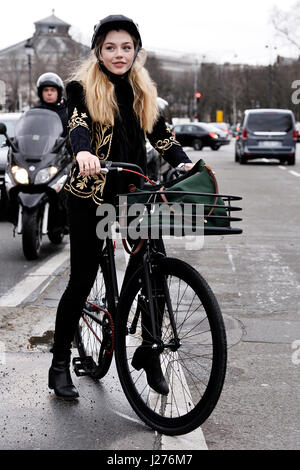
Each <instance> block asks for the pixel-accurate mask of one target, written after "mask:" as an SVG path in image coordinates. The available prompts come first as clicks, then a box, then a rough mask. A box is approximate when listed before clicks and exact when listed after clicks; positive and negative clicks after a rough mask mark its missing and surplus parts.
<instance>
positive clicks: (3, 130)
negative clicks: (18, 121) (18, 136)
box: [0, 122, 7, 136]
mask: <svg viewBox="0 0 300 470" xmlns="http://www.w3.org/2000/svg"><path fill="white" fill-rule="evenodd" d="M6 133H7V129H6V125H5V124H4V123H3V122H0V134H2V135H5V136H6Z"/></svg>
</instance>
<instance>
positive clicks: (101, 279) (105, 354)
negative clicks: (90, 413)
mask: <svg viewBox="0 0 300 470" xmlns="http://www.w3.org/2000/svg"><path fill="white" fill-rule="evenodd" d="M108 286H109V284H108V275H107V270H106V266H105V263H104V262H101V263H100V265H99V269H98V273H97V277H96V279H95V282H94V285H93V287H92V289H91V292H90V294H89V296H88V299H87V301H86V304H85V308H84V309H83V312H82V316H81V319H80V321H79V325H78V328H77V330H76V333H75V343H76V347H77V349H78V353H79V356H80V358H81V367H82V369H83V374H82V375H90V376H91V377H93V378H94V379H100V378H102V377H104V375H105V374H106V373H107V372H108V370H109V367H110V364H111V361H112V357H113V349H114V323H113V311H114V301H113V299H112V296H111V295H110V289H108V288H107V287H108ZM75 364H76V361H75ZM75 367H76V366H75Z"/></svg>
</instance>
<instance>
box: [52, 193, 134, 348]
mask: <svg viewBox="0 0 300 470" xmlns="http://www.w3.org/2000/svg"><path fill="white" fill-rule="evenodd" d="M96 210H97V205H96V204H95V203H94V202H93V201H92V199H91V198H87V199H83V198H79V197H76V196H73V195H72V194H69V195H68V215H69V227H70V257H71V260H70V278H69V283H68V285H67V288H66V290H65V292H64V293H63V295H62V297H61V299H60V302H59V305H58V309H57V314H56V323H55V334H54V346H53V351H54V352H56V351H57V352H67V351H69V350H70V347H71V344H72V341H73V338H74V335H75V331H76V328H77V326H78V322H79V319H80V316H81V314H82V309H83V307H84V304H85V301H86V298H87V297H88V295H89V293H90V290H91V288H92V286H93V284H94V281H95V278H96V276H97V271H98V267H99V262H100V255H101V251H102V247H103V240H101V239H99V238H98V237H97V234H96V226H97V223H98V222H99V220H100V218H99V217H97V216H96ZM141 260H142V251H141V252H140V253H139V254H137V255H133V256H131V258H130V261H129V265H128V269H127V271H126V275H125V277H126V279H129V278H130V276H131V274H133V272H135V270H136V269H137V266H138V265H139V264H140V263H141Z"/></svg>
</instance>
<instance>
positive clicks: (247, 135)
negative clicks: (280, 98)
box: [235, 108, 297, 165]
mask: <svg viewBox="0 0 300 470" xmlns="http://www.w3.org/2000/svg"><path fill="white" fill-rule="evenodd" d="M296 142H297V132H296V127H295V117H294V114H293V112H292V111H291V110H289V109H272V108H266V109H248V110H246V111H245V114H244V119H243V121H242V125H241V129H240V131H239V133H238V135H237V138H236V141H235V161H238V162H240V163H241V164H243V163H246V162H247V161H248V160H253V159H256V158H270V159H271V158H276V159H278V160H279V161H280V162H281V163H285V162H287V163H288V164H289V165H294V164H295V153H296Z"/></svg>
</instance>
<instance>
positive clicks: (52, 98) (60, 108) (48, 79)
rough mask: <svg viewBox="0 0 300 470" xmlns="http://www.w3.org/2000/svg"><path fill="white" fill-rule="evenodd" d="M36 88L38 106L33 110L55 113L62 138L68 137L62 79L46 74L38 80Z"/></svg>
mask: <svg viewBox="0 0 300 470" xmlns="http://www.w3.org/2000/svg"><path fill="white" fill-rule="evenodd" d="M36 86H37V92H38V96H39V98H40V104H39V105H37V106H35V108H44V109H49V110H50V111H55V112H56V113H57V114H58V115H59V117H60V119H61V122H62V125H63V129H64V131H63V134H62V136H63V137H66V136H67V135H68V127H67V126H68V116H67V105H66V101H65V99H64V98H63V91H64V84H63V81H62V79H61V78H60V77H59V75H57V74H56V73H53V72H46V73H43V74H42V75H41V76H40V77H39V78H38V81H37V84H36Z"/></svg>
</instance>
